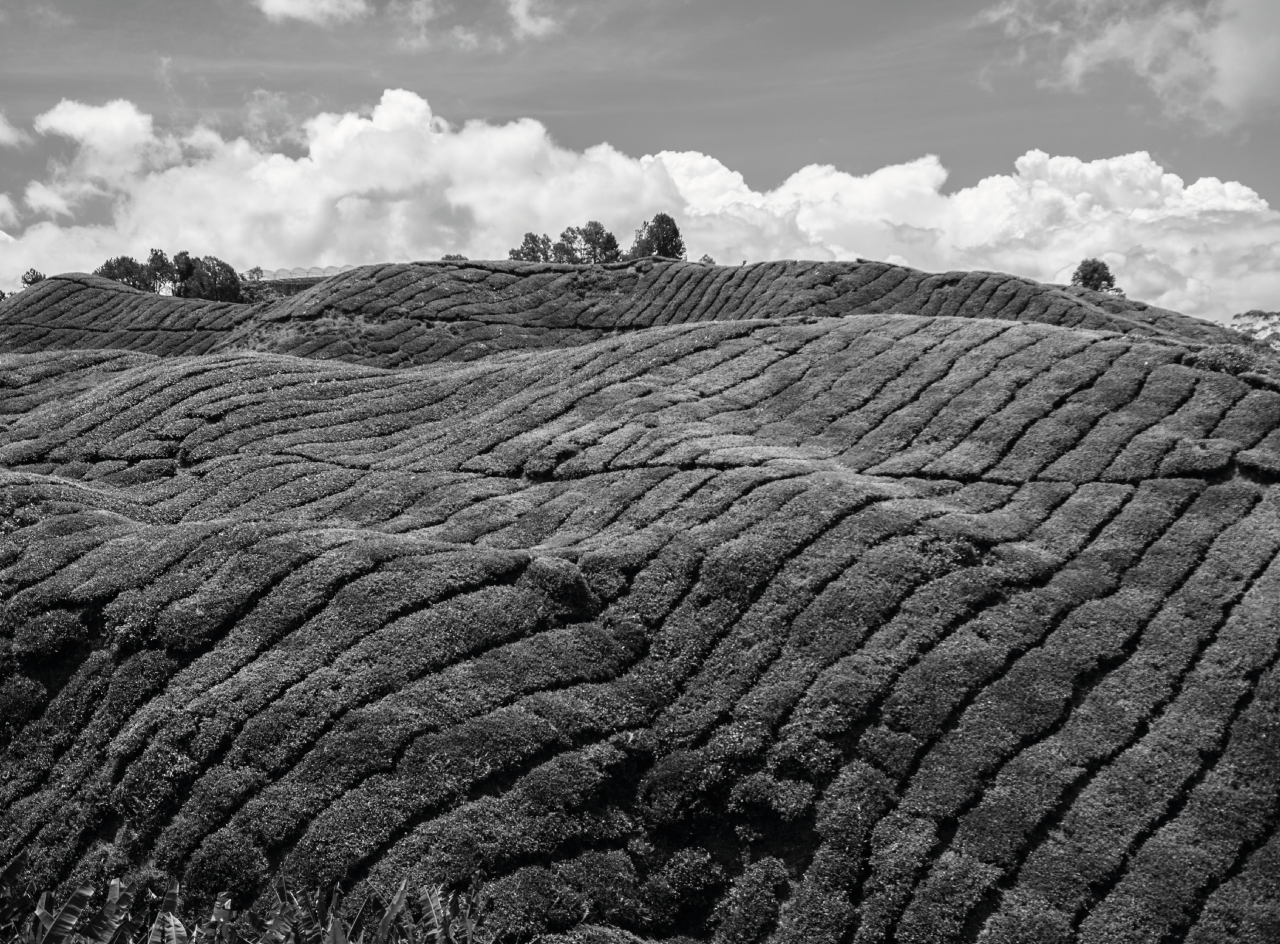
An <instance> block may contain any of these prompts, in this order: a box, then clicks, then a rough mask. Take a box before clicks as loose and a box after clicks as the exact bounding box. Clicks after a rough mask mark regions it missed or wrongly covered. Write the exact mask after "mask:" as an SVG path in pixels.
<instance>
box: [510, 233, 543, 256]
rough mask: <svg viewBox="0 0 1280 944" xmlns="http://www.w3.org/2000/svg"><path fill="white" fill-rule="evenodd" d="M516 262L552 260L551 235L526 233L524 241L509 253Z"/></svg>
mask: <svg viewBox="0 0 1280 944" xmlns="http://www.w3.org/2000/svg"><path fill="white" fill-rule="evenodd" d="M507 258H509V259H512V260H514V261H516V262H550V261H551V237H550V236H547V235H545V234H544V235H542V236H539V235H538V234H537V233H525V234H524V242H522V243H521V244H520V245H519V246H517V247H516V248H515V249H512V250H511V251H510V252H508V253H507Z"/></svg>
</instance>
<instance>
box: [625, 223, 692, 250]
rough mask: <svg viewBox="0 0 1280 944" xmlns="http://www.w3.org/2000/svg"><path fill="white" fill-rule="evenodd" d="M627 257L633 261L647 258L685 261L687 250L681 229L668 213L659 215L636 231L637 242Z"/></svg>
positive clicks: (632, 245)
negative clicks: (655, 257) (658, 257)
mask: <svg viewBox="0 0 1280 944" xmlns="http://www.w3.org/2000/svg"><path fill="white" fill-rule="evenodd" d="M627 255H628V256H629V257H630V258H632V259H641V258H644V257H645V256H662V257H663V258H666V259H683V258H684V257H685V248H684V238H683V237H682V236H681V235H680V227H679V226H677V225H676V221H675V220H673V219H672V218H671V217H670V216H668V215H667V214H666V213H659V214H657V215H656V216H655V217H654V218H653V219H652V220H646V221H645V222H644V223H643V224H641V226H640V228H639V229H638V230H636V236H635V242H633V243H632V244H631V252H629V253H628V254H627Z"/></svg>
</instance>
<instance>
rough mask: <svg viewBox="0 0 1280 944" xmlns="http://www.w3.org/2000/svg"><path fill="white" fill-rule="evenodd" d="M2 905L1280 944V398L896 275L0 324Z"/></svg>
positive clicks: (52, 304)
mask: <svg viewBox="0 0 1280 944" xmlns="http://www.w3.org/2000/svg"><path fill="white" fill-rule="evenodd" d="M0 352H2V353H0V865H3V863H4V862H6V861H8V860H9V859H11V858H12V857H14V856H16V855H17V854H18V853H19V852H24V853H25V856H26V859H25V861H24V863H23V864H22V866H21V869H22V876H23V878H24V880H28V881H30V882H33V883H35V884H37V885H39V886H40V887H50V888H51V887H54V886H55V885H56V886H59V887H61V888H63V889H67V888H72V887H74V886H75V885H76V884H78V883H80V882H85V881H87V882H90V883H91V884H96V885H98V886H99V887H103V886H104V885H105V881H106V880H107V879H110V878H115V877H123V876H131V877H138V876H141V877H147V876H159V875H171V876H177V877H179V878H180V879H182V880H183V882H184V884H185V888H186V892H187V894H188V895H189V896H190V898H191V900H192V901H193V902H195V903H196V904H197V905H198V906H199V907H201V908H204V907H206V906H207V905H208V904H209V903H211V902H213V900H214V897H215V895H216V894H217V893H218V892H219V891H220V890H224V889H226V890H229V891H231V893H232V895H233V896H234V898H235V899H236V901H237V902H239V903H241V904H248V903H250V902H252V901H253V900H254V899H255V898H257V897H258V896H260V895H265V894H269V893H270V888H271V883H272V881H273V879H274V878H275V877H276V876H277V875H280V874H283V875H284V876H286V878H287V879H288V881H289V882H290V883H291V885H292V886H294V887H299V888H303V887H307V888H309V887H312V886H317V885H319V886H326V885H328V884H329V883H333V882H338V883H341V884H342V886H343V887H344V888H348V889H351V888H355V889H359V888H361V887H373V888H381V889H385V888H388V887H391V886H393V885H394V884H396V883H398V882H399V880H400V877H401V876H403V875H405V874H408V875H409V876H410V878H411V881H416V882H418V883H420V884H422V883H442V884H444V885H446V886H449V887H460V886H463V885H465V884H466V883H467V882H468V881H469V880H470V879H471V877H472V876H473V875H476V874H477V873H479V874H480V875H482V876H483V878H484V881H485V889H486V892H487V894H488V904H487V908H488V913H487V917H486V926H487V927H488V928H489V929H490V930H491V931H492V932H493V933H494V934H495V935H497V938H498V939H499V940H505V941H511V942H518V944H530V942H531V941H533V940H534V939H540V940H542V941H545V942H549V944H550V942H556V941H560V942H566V941H568V940H573V941H579V942H584V944H585V942H593V944H637V942H638V941H640V940H642V939H643V940H671V939H677V938H678V939H696V940H706V941H713V942H715V944H760V942H765V941H768V942H773V944H881V942H884V944H943V942H976V941H981V942H985V944H1015V942H1017V944H1032V942H1035V944H1059V942H1061V944H1066V942H1076V941H1080V942H1108V944H1110V942H1125V944H1130V942H1133V944H1137V942H1149V944H1171V942H1182V941H1187V942H1195V944H1218V942H1224V944H1225V942H1234V941H1247V942H1275V941H1277V940H1280V833H1277V823H1278V821H1280V668H1277V659H1278V658H1280V559H1278V557H1277V554H1278V552H1280V484H1278V483H1280V362H1278V361H1277V360H1276V355H1275V354H1274V353H1273V352H1270V351H1268V350H1267V349H1265V348H1263V347H1262V346H1261V345H1257V344H1254V343H1252V342H1250V341H1249V340H1248V339H1247V338H1245V337H1244V336H1242V335H1240V334H1237V333H1235V332H1232V331H1230V330H1228V329H1226V328H1222V327H1219V326H1216V325H1212V324H1209V323H1206V322H1201V321H1197V320H1195V319H1192V318H1188V317H1185V316H1182V315H1179V314H1177V313H1174V312H1169V311H1165V310H1162V309H1157V308H1154V307H1149V306H1147V305H1144V304H1142V303H1139V302H1134V301H1130V300H1126V299H1123V298H1117V297H1113V296H1107V295H1100V294H1095V293H1090V292H1087V291H1084V290H1080V289H1067V288H1062V287H1057V286H1048V285H1041V284H1039V283H1034V282H1030V281H1027V280H1025V279H1019V278H1014V277H1011V276H1006V275H999V274H996V273H986V272H977V273H948V274H943V275H928V274H926V273H922V272H917V271H914V270H911V269H906V268H902V267H895V266H889V265H885V264H880V263H825V264H819V263H798V262H787V263H767V264H760V265H754V266H743V267H715V266H708V265H700V264H690V263H677V262H667V261H648V260H646V261H643V262H640V263H638V264H637V263H632V264H618V265H612V266H595V267H573V266H556V265H538V264H527V263H469V262H462V263H422V264H413V265H389V266H372V267H364V268H359V269H354V270H352V271H350V272H347V273H344V274H342V275H340V276H337V277H334V278H331V279H328V280H325V281H323V282H321V283H319V284H317V285H315V286H313V287H311V288H309V289H307V290H306V291H303V292H301V293H300V294H297V295H294V296H290V297H287V298H283V299H281V300H278V301H276V302H272V303H266V304H263V305H259V306H245V305H233V304H218V303H209V302H199V301H189V300H181V299H172V298H163V297H159V296H154V295H146V294H142V293H140V292H135V291H133V290H131V289H127V288H124V287H122V286H119V285H117V284H115V283H111V282H105V281H103V280H101V279H97V278H94V277H92V276H83V275H73V276H63V277H55V278H51V279H48V280H46V281H45V282H42V283H39V284H38V285H36V286H34V287H33V288H31V289H29V290H27V291H25V292H22V293H20V294H18V295H16V296H13V297H11V298H9V299H7V300H5V301H3V302H0Z"/></svg>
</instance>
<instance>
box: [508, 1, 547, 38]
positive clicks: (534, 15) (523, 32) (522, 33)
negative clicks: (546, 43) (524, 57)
mask: <svg viewBox="0 0 1280 944" xmlns="http://www.w3.org/2000/svg"><path fill="white" fill-rule="evenodd" d="M536 6H537V0H507V9H508V10H510V11H511V19H512V21H513V22H514V23H515V32H516V36H517V37H522V38H523V37H530V36H533V37H536V36H546V35H547V34H548V33H550V32H552V31H553V30H555V28H556V26H557V25H558V24H557V23H556V21H555V20H554V19H552V18H551V17H550V16H548V15H547V14H545V13H539V12H538V11H537V9H536Z"/></svg>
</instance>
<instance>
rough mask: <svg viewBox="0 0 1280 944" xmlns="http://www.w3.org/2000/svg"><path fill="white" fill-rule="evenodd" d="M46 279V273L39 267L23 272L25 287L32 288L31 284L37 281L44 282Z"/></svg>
mask: <svg viewBox="0 0 1280 944" xmlns="http://www.w3.org/2000/svg"><path fill="white" fill-rule="evenodd" d="M44 280H45V274H44V273H43V272H41V271H39V270H38V269H28V270H27V271H26V272H24V273H22V287H23V288H31V286H33V285H35V284H36V283H37V282H43V281H44Z"/></svg>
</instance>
